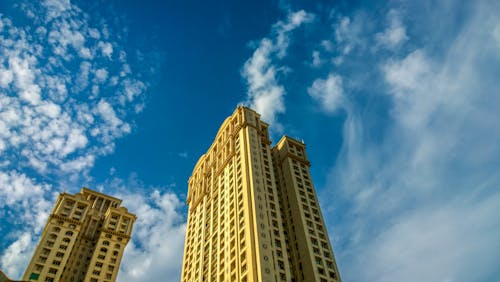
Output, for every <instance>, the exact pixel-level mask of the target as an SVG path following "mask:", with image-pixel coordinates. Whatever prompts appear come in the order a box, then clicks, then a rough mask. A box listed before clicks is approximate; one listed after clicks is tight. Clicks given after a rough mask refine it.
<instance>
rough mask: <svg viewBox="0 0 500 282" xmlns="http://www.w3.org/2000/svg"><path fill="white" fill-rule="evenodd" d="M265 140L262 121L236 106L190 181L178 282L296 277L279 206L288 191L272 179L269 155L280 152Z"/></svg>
mask: <svg viewBox="0 0 500 282" xmlns="http://www.w3.org/2000/svg"><path fill="white" fill-rule="evenodd" d="M270 144H271V141H270V138H269V133H268V124H266V123H265V122H263V121H262V120H260V115H259V114H257V113H256V112H255V111H253V110H251V109H248V108H246V107H238V108H237V109H236V110H235V112H234V113H233V114H232V115H231V116H230V117H228V118H227V119H226V120H225V121H224V123H223V124H222V126H221V127H220V129H219V132H218V133H217V135H216V137H215V140H214V142H213V143H212V145H211V146H210V147H209V149H208V151H207V152H206V153H205V154H204V155H203V156H201V157H200V159H199V160H198V162H197V164H196V165H195V167H194V170H193V173H192V175H191V177H190V178H189V181H188V185H189V190H188V197H187V204H188V205H189V212H188V223H187V230H186V241H185V246H184V259H183V265H182V274H181V281H266V282H267V281H301V280H300V279H298V278H297V277H302V275H301V274H302V273H299V272H296V270H297V269H298V270H300V269H301V268H300V267H302V268H303V267H304V264H301V265H300V267H299V264H297V266H294V265H293V263H294V262H295V261H297V262H301V263H302V260H303V259H306V257H305V256H304V257H300V259H299V260H295V259H294V257H293V256H291V255H290V254H292V255H293V254H294V252H295V253H298V254H301V255H302V253H301V252H296V251H295V250H291V248H295V244H294V245H291V244H290V239H289V238H295V237H294V235H293V234H290V232H291V230H293V229H292V228H289V226H288V221H289V219H288V218H287V215H286V214H285V213H284V212H285V211H286V209H284V208H283V206H286V207H288V206H287V205H286V201H287V198H286V195H285V196H284V195H283V193H285V192H286V191H285V189H287V188H286V187H278V186H279V185H284V183H285V182H283V181H281V180H280V179H279V178H278V177H277V176H278V174H279V175H284V173H283V172H284V170H283V169H282V168H277V167H276V165H275V160H273V156H278V155H280V154H279V153H280V152H281V151H280V150H277V149H276V148H275V149H273V148H271V147H270ZM280 160H281V159H280ZM280 164H281V163H280ZM308 177H309V176H308ZM292 188H293V187H292V186H290V189H292ZM311 189H313V188H312V185H311ZM313 195H314V197H315V194H313ZM283 204H285V205H283ZM293 208H298V207H295V206H293ZM317 209H319V206H317ZM321 224H323V222H321ZM322 227H323V230H324V232H323V233H322V234H323V235H324V236H326V237H325V238H326V239H325V240H326V241H327V242H328V237H327V235H326V229H324V224H323V225H322ZM304 232H305V231H304ZM302 237H304V236H302ZM304 238H305V237H304ZM301 243H304V244H306V242H305V241H304V242H302V241H301ZM318 243H319V241H318ZM328 246H329V243H328ZM306 249H307V247H306ZM312 250H313V249H312V248H311V251H312ZM329 250H330V252H331V247H329ZM307 259H309V258H307ZM331 261H333V262H335V261H334V259H333V253H332V256H331ZM334 267H335V271H334V273H335V275H336V276H335V277H336V278H332V279H329V278H328V276H327V275H326V276H324V278H325V279H327V280H325V281H339V279H338V275H337V273H338V272H337V270H336V266H334ZM298 270H297V271H298ZM310 273H314V272H313V271H311V272H310ZM325 273H327V272H325ZM304 274H309V272H306V273H304ZM321 277H323V276H321ZM309 278H310V277H309ZM312 279H313V280H310V279H309V280H308V281H322V280H321V279H320V278H319V276H317V277H316V276H312Z"/></svg>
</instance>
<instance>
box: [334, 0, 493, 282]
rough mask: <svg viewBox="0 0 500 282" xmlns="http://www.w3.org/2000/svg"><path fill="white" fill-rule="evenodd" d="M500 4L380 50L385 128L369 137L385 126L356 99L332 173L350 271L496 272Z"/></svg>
mask: <svg viewBox="0 0 500 282" xmlns="http://www.w3.org/2000/svg"><path fill="white" fill-rule="evenodd" d="M444 8H447V9H444ZM448 8H449V6H447V5H444V4H443V6H440V5H437V6H433V9H434V11H433V13H437V14H440V15H442V16H443V17H434V18H433V17H429V18H426V17H425V16H424V18H422V19H420V22H425V25H423V26H420V28H423V30H429V32H430V30H432V28H433V27H434V26H435V24H437V23H435V22H433V19H435V18H439V19H443V18H444V14H446V13H447V11H448ZM499 8H500V7H499V6H498V5H497V4H492V3H491V2H488V1H479V2H474V4H470V6H469V9H468V10H467V13H465V14H461V17H462V20H463V24H462V25H460V29H459V30H458V32H456V30H455V28H456V22H453V21H440V22H439V24H441V29H442V30H444V29H446V28H447V29H448V31H449V33H448V34H447V36H448V37H447V38H446V41H442V40H443V38H440V40H439V41H435V42H429V41H427V42H425V43H426V44H425V45H422V46H421V47H420V48H418V49H414V50H410V51H408V52H406V54H404V55H403V56H402V57H389V58H385V59H382V60H381V61H376V63H375V64H374V65H373V69H374V70H375V71H377V70H378V71H380V74H381V77H382V78H383V79H384V80H385V88H384V89H382V91H380V90H379V89H376V88H375V89H374V90H375V91H379V92H380V93H379V94H380V95H384V94H387V96H386V97H389V98H390V101H391V103H390V104H389V105H390V107H389V108H388V109H387V111H388V115H389V118H388V120H386V123H385V124H384V131H383V132H382V135H381V136H382V137H381V138H377V139H376V140H373V139H372V138H369V133H370V132H373V131H374V130H376V128H372V127H373V126H380V125H378V124H374V123H373V119H375V118H376V117H375V116H373V113H372V114H370V113H366V112H363V114H362V115H361V114H360V112H362V108H360V107H362V106H361V104H360V103H357V100H355V99H351V100H350V101H351V102H352V103H353V104H352V106H353V107H358V109H357V110H353V111H348V117H347V119H346V121H345V125H344V144H343V148H342V150H341V154H340V157H339V159H338V161H337V164H336V166H335V167H334V169H333V171H332V174H331V178H330V183H329V185H328V186H331V187H338V189H335V190H334V191H333V190H332V191H331V193H335V196H334V197H332V198H333V199H336V200H335V201H334V204H335V205H342V206H344V207H348V208H347V209H346V210H345V211H344V212H345V214H344V215H341V216H340V218H341V220H340V222H341V223H338V224H337V225H334V226H333V227H334V229H335V230H336V232H335V233H336V234H337V235H338V234H342V235H340V236H341V238H340V239H339V238H337V239H336V240H339V241H337V242H339V244H340V245H342V248H341V251H340V252H338V260H339V264H340V269H341V270H343V274H344V278H347V277H348V279H349V280H354V281H365V280H375V281H421V280H426V281H490V280H491V279H493V280H494V278H493V277H496V276H497V275H498V274H499V272H498V269H497V268H496V267H495V266H494V265H496V264H497V263H498V261H500V255H499V254H498V253H495V252H492V251H491V249H492V248H493V249H497V248H498V247H499V246H500V243H499V241H498V239H497V238H498V237H499V236H500V228H499V226H500V216H499V214H498V213H497V212H495V209H496V208H495V207H498V205H500V193H499V192H498V189H497V187H498V185H500V178H499V177H498V175H499V172H500V171H499V169H498V168H499V167H500V163H499V160H500V150H499V149H498V146H497V144H499V142H500V130H499V129H500V128H499V126H498V122H496V121H498V120H500V114H499V112H498V110H497V108H498V105H500V99H499V96H498V95H497V94H498V89H500V84H499V83H498V80H497V79H496V78H495V75H496V74H495V73H496V72H495V71H492V70H494V69H498V65H500V57H499V56H498V51H499V50H500V49H499V48H498V45H496V44H495V37H494V30H495V28H496V27H497V26H498V24H499V20H498V17H497V16H496V14H497V13H498V12H499V11H500V9H499ZM434 16H435V15H434ZM427 20H428V22H426V21H427ZM401 38H402V37H401ZM401 42H402V41H401ZM485 46H487V47H485ZM436 50H442V51H436ZM327 217H329V215H327ZM360 269H362V271H359V270H360Z"/></svg>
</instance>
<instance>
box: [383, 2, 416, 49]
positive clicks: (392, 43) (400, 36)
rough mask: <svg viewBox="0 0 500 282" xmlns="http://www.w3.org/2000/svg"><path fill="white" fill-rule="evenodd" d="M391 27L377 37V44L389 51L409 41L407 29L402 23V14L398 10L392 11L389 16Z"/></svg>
mask: <svg viewBox="0 0 500 282" xmlns="http://www.w3.org/2000/svg"><path fill="white" fill-rule="evenodd" d="M387 21H388V22H389V26H388V27H387V29H386V30H385V31H384V32H379V33H377V34H376V35H375V38H376V40H377V43H378V44H379V45H381V46H383V47H386V48H389V49H395V48H397V47H399V46H401V45H402V44H403V43H404V42H406V41H407V40H408V35H406V27H405V26H404V25H403V23H402V22H401V16H400V13H399V12H398V11H396V10H390V11H389V13H388V14H387Z"/></svg>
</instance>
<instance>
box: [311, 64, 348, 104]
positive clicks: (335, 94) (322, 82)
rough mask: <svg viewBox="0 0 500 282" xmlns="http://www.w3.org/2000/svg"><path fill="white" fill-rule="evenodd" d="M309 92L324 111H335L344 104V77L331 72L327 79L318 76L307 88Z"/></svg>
mask: <svg viewBox="0 0 500 282" xmlns="http://www.w3.org/2000/svg"><path fill="white" fill-rule="evenodd" d="M307 92H308V93H309V95H310V96H311V97H312V98H313V99H315V100H316V101H318V102H319V103H320V105H321V107H322V108H323V110H324V111H326V112H330V113H332V112H335V111H336V110H337V109H338V108H339V107H341V106H342V100H343V96H344V89H343V87H342V77H340V76H339V75H336V74H334V73H331V74H329V75H328V78H327V79H321V78H318V79H316V80H315V81H314V82H313V84H312V85H311V87H309V88H308V89H307Z"/></svg>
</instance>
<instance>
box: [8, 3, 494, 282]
mask: <svg viewBox="0 0 500 282" xmlns="http://www.w3.org/2000/svg"><path fill="white" fill-rule="evenodd" d="M205 2H206V1H67V0H66V1H65V0H46V1H40V3H37V1H2V2H1V3H0V235H1V236H2V238H3V239H2V240H1V241H0V268H1V269H2V270H4V271H5V272H6V273H8V274H9V275H10V276H12V277H14V278H17V277H20V275H21V274H22V272H23V271H24V268H25V266H26V264H27V262H28V261H29V259H30V257H31V255H32V254H33V250H34V246H36V243H37V241H38V239H39V237H38V236H39V234H40V232H41V230H42V229H43V226H44V224H45V221H46V219H47V216H48V214H49V213H50V210H51V208H52V205H53V203H54V200H55V199H56V197H57V195H58V193H60V192H63V191H68V192H72V193H74V192H77V191H78V190H79V189H80V188H81V187H82V186H87V187H90V188H93V189H98V190H100V191H103V192H105V193H110V194H112V195H116V196H119V197H121V198H123V199H124V205H125V206H127V207H129V209H130V210H131V211H133V212H135V213H137V214H138V215H139V218H138V221H137V222H136V225H135V230H134V234H133V238H132V241H131V242H130V243H129V245H128V247H127V250H126V254H125V257H124V259H123V262H122V266H121V269H120V274H119V278H118V279H119V281H125V282H131V281H161V280H162V278H164V277H180V268H181V262H182V250H183V244H184V232H185V222H186V212H187V207H186V205H185V203H184V202H185V195H186V192H187V179H188V177H189V175H190V173H191V170H192V168H193V166H194V164H195V163H196V161H197V159H198V157H199V156H200V155H201V154H203V153H204V152H205V151H206V149H207V148H208V146H209V145H210V144H211V142H212V140H213V137H214V135H215V134H216V132H217V130H218V127H219V126H220V124H221V123H222V121H223V120H224V119H225V118H226V117H227V116H228V115H230V114H231V113H232V112H233V110H234V108H235V106H236V105H238V104H244V105H247V106H250V107H252V108H254V109H256V110H257V111H259V112H260V113H261V114H262V117H263V118H264V120H266V121H268V122H269V123H270V124H271V135H272V138H273V140H274V141H277V140H278V138H279V137H280V136H281V135H282V134H285V133H286V134H287V135H290V136H292V137H296V138H299V139H303V140H304V141H305V142H306V144H307V150H308V155H309V158H310V160H311V162H312V167H311V172H312V175H313V178H314V182H315V185H316V188H317V191H318V194H319V195H320V201H321V206H322V210H323V213H324V216H325V219H326V222H327V225H328V230H329V234H330V237H331V239H332V242H333V247H334V251H335V254H336V258H337V263H338V265H339V269H340V272H341V275H342V277H343V280H344V281H496V280H497V277H498V276H499V275H500V270H499V268H498V264H499V263H500V252H498V250H500V239H499V238H500V212H499V207H500V190H499V189H498V187H500V147H499V145H498V144H500V122H499V121H500V111H499V110H498V109H499V108H500V95H499V94H500V93H499V91H500V90H499V89H500V82H499V79H498V74H499V73H500V19H499V17H498V14H500V4H499V3H497V2H495V1H486V0H485V1H449V0H448V1H447V0H445V1H439V2H438V3H435V1H387V2H382V1H379V2H377V3H373V1H336V2H335V3H332V2H331V1H326V2H322V1H316V2H314V3H310V2H307V1H293V2H292V1H269V2H268V1H263V2H258V1H251V2H248V3H234V2H233V1H220V2H217V3H205ZM174 280H175V279H174Z"/></svg>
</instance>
